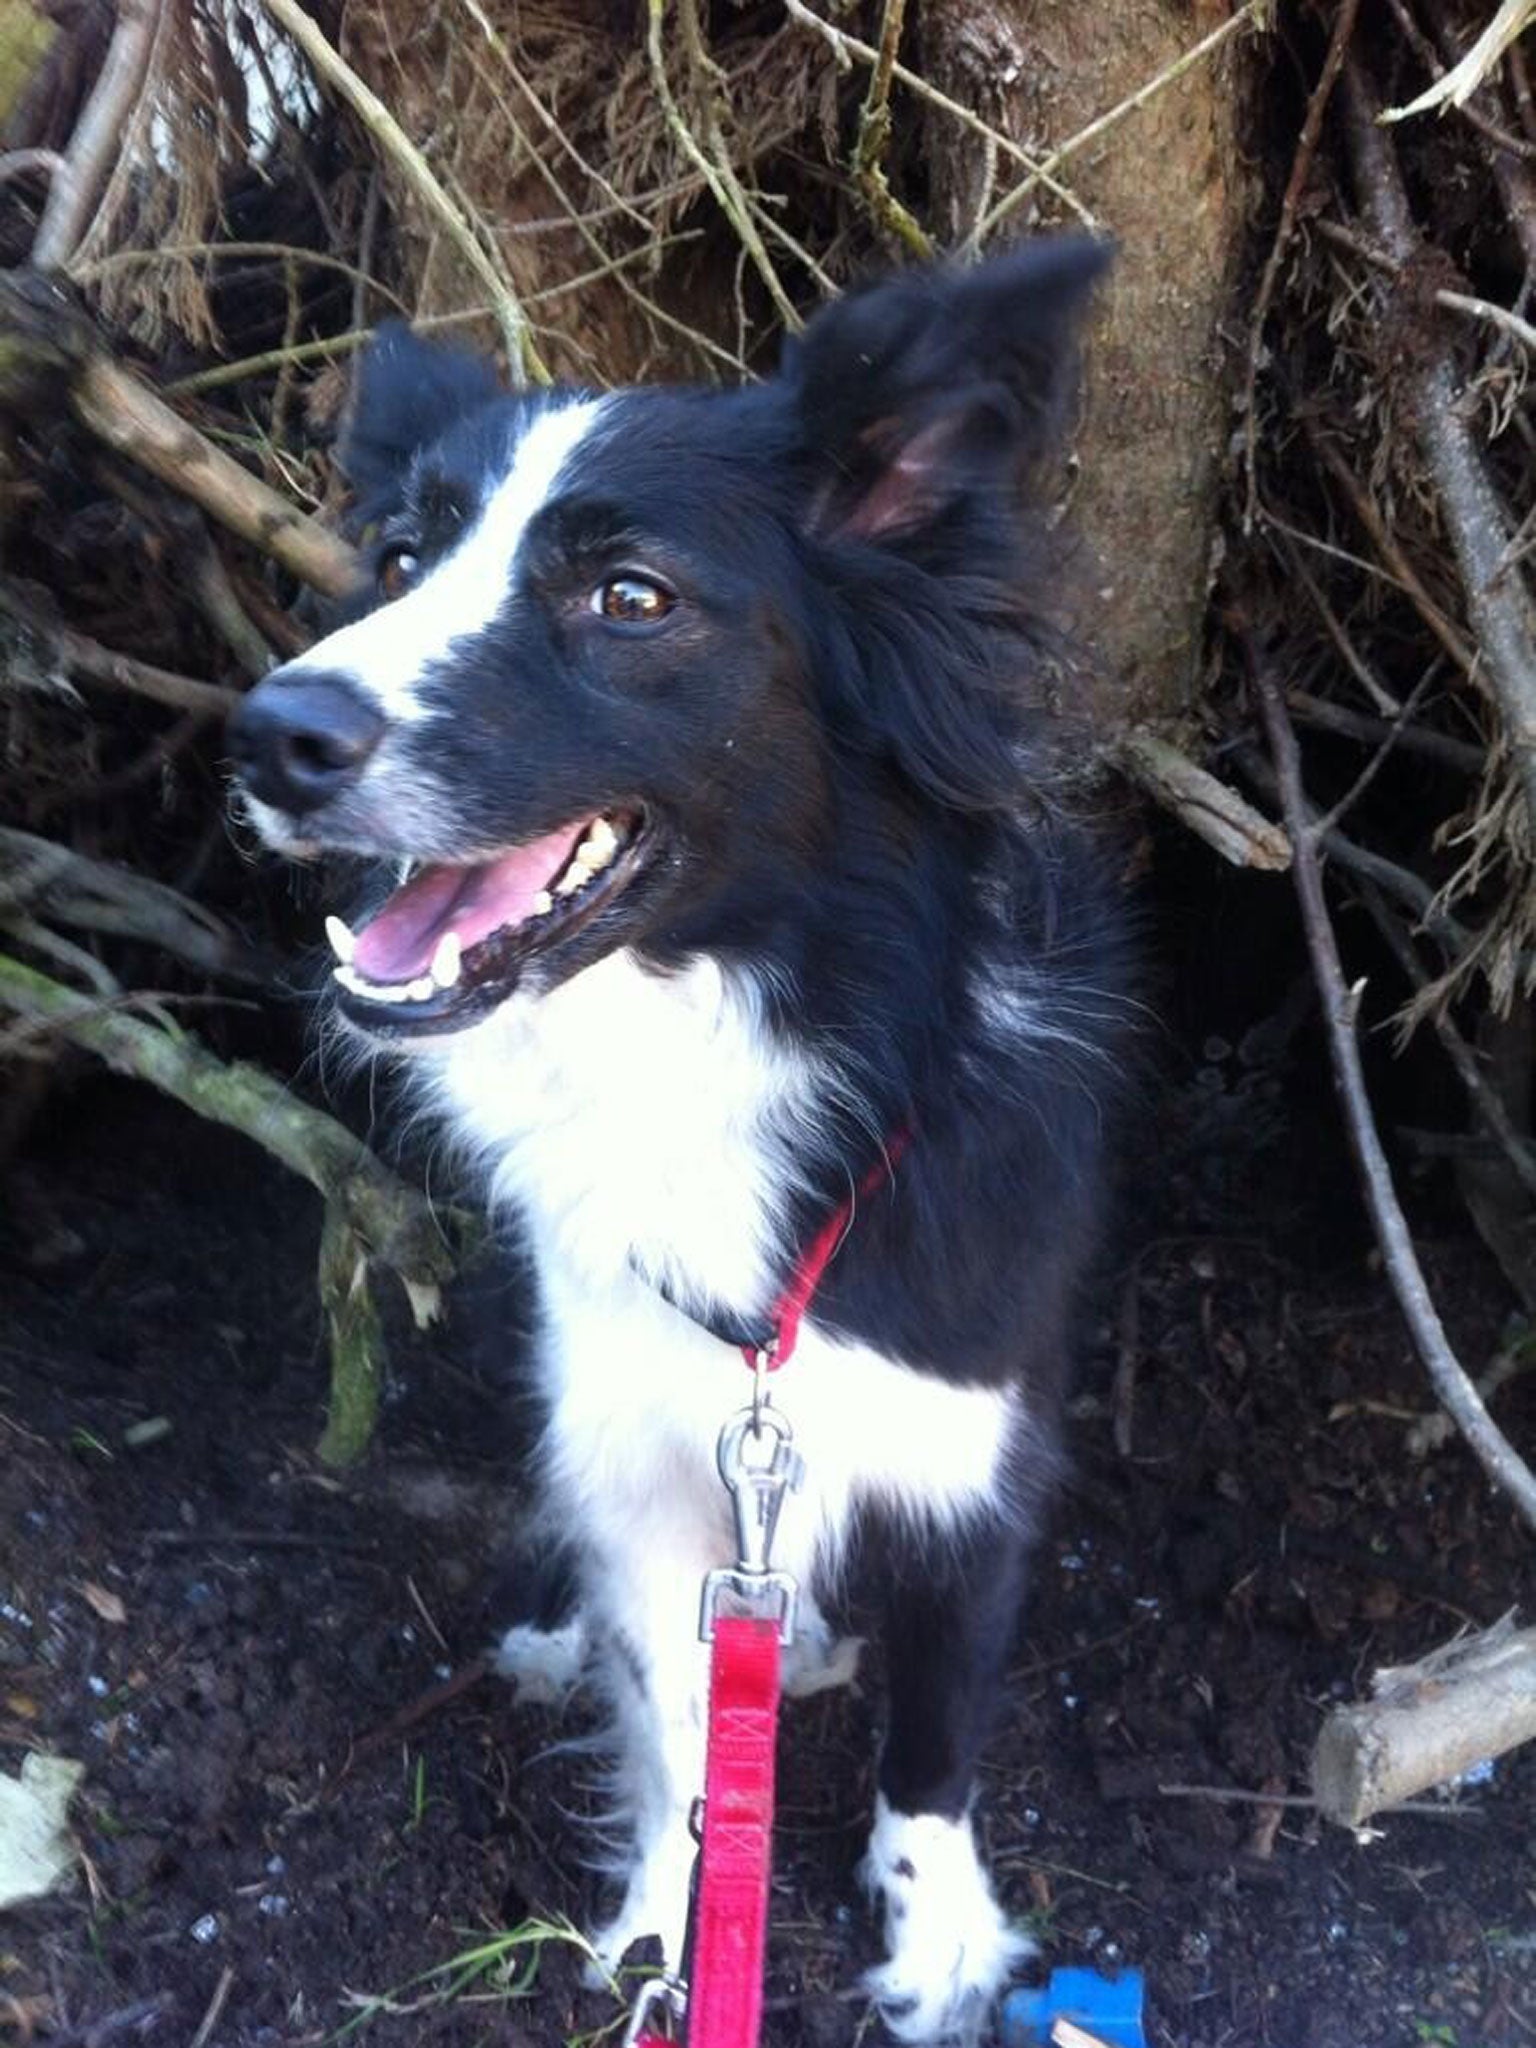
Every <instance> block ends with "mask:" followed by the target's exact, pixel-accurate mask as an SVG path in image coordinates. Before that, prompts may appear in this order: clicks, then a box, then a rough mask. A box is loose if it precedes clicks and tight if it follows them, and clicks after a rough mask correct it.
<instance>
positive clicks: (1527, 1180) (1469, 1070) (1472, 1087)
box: [1359, 881, 1536, 1195]
mask: <svg viewBox="0 0 1536 2048" xmlns="http://www.w3.org/2000/svg"><path fill="white" fill-rule="evenodd" d="M1359 889H1360V900H1361V902H1362V903H1363V904H1364V905H1365V907H1366V909H1367V910H1368V911H1369V913H1370V916H1371V920H1372V922H1373V923H1374V924H1375V926H1376V929H1377V930H1378V931H1379V932H1380V933H1381V935H1382V937H1383V938H1384V939H1385V940H1386V942H1387V945H1388V946H1389V947H1390V949H1391V951H1392V954H1393V957H1394V958H1395V959H1396V961H1397V964H1398V966H1399V967H1401V968H1402V970H1403V972H1404V974H1405V975H1406V976H1407V977H1408V980H1409V982H1410V984H1411V985H1412V987H1413V989H1414V991H1415V993H1416V994H1418V995H1421V996H1422V995H1424V994H1425V993H1426V992H1427V991H1428V990H1429V988H1430V987H1431V985H1432V984H1431V981H1430V977H1429V974H1428V973H1427V971H1426V970H1425V966H1424V963H1423V961H1422V960H1421V959H1420V958H1419V956H1418V954H1417V953H1416V952H1415V951H1414V950H1413V942H1412V940H1411V939H1410V938H1409V936H1408V934H1407V933H1406V932H1405V931H1404V930H1403V928H1402V925H1401V923H1400V922H1399V921H1398V919H1397V918H1395V917H1394V916H1393V915H1392V913H1391V911H1390V910H1388V908H1387V906H1386V903H1385V901H1384V899H1383V897H1382V894H1381V891H1380V890H1379V889H1378V888H1377V887H1376V885H1375V884H1374V883H1373V882H1370V881H1362V882H1361V883H1360V884H1359ZM1429 1020H1430V1023H1431V1024H1432V1025H1433V1026H1434V1029H1435V1032H1436V1034H1437V1035H1438V1037H1439V1040H1440V1043H1441V1044H1442V1045H1443V1046H1444V1047H1445V1055H1446V1058H1447V1059H1448V1060H1449V1061H1450V1063H1451V1065H1452V1066H1453V1067H1454V1068H1455V1069H1456V1074H1457V1077H1458V1079H1459V1080H1460V1082H1461V1085H1462V1087H1463V1088H1465V1089H1466V1091H1467V1095H1468V1098H1469V1099H1470V1101H1471V1103H1472V1107H1473V1109H1474V1110H1475V1111H1476V1113H1477V1115H1478V1116H1479V1117H1480V1118H1481V1120H1482V1122H1483V1125H1484V1127H1485V1128H1486V1129H1487V1132H1488V1135H1489V1136H1490V1137H1491V1138H1492V1139H1493V1140H1494V1142H1495V1143H1496V1144H1497V1145H1498V1146H1499V1147H1500V1148H1501V1150H1502V1151H1503V1154H1504V1157H1505V1158H1506V1159H1507V1160H1508V1161H1509V1163H1510V1166H1511V1168H1512V1169H1513V1170H1514V1172H1515V1173H1516V1174H1518V1175H1519V1177H1520V1179H1521V1181H1522V1182H1523V1183H1524V1184H1525V1187H1526V1188H1527V1189H1528V1191H1529V1192H1530V1193H1531V1194H1533V1195H1536V1149H1533V1147H1532V1144H1531V1141H1530V1139H1529V1138H1527V1137H1525V1136H1524V1135H1523V1134H1522V1133H1521V1132H1520V1131H1518V1130H1517V1129H1516V1128H1515V1123H1514V1119H1513V1118H1512V1117H1511V1116H1510V1113H1509V1111H1508V1110H1507V1109H1506V1108H1505V1106H1504V1104H1503V1102H1502V1101H1501V1100H1500V1098H1499V1095H1498V1092H1497V1090H1496V1089H1494V1088H1493V1087H1491V1086H1490V1084H1489V1082H1488V1078H1487V1076H1486V1075H1485V1074H1484V1072H1483V1070H1482V1068H1481V1067H1480V1066H1479V1065H1478V1063H1477V1055H1476V1053H1474V1052H1473V1050H1472V1048H1471V1046H1470V1045H1468V1043H1467V1041H1466V1039H1465V1038H1463V1036H1462V1034H1461V1032H1460V1030H1459V1029H1458V1028H1457V1025H1456V1023H1455V1020H1454V1019H1453V1018H1452V1017H1451V1016H1450V1015H1449V1014H1448V1013H1447V1011H1446V1010H1445V1008H1444V1006H1443V1005H1438V1004H1437V1005H1436V1006H1435V1007H1434V1008H1432V1009H1431V1010H1430V1013H1429Z"/></svg>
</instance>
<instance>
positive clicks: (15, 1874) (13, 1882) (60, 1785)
mask: <svg viewBox="0 0 1536 2048" xmlns="http://www.w3.org/2000/svg"><path fill="white" fill-rule="evenodd" d="M84 1776H85V1765H84V1764H77V1763H75V1762H74V1761H73V1760H72V1759H71V1758H69V1757H67V1756H46V1755H44V1754H43V1752H42V1751H41V1750H38V1751H35V1752H34V1753H33V1754H32V1755H31V1756H29V1757H24V1758H23V1759H22V1765H21V1775H20V1777H19V1778H8V1777H6V1776H5V1775H4V1774H3V1773H0V1910H3V1909H4V1908H5V1907H7V1906H14V1905H16V1904H18V1903H19V1902H20V1901H21V1900H22V1899H41V1898H43V1897H45V1896H46V1895H47V1894H48V1893H49V1892H51V1891H53V1890H55V1889H56V1888H57V1887H58V1886H59V1885H60V1884H62V1883H63V1881H64V1879H65V1878H66V1877H67V1876H68V1875H69V1873H70V1871H71V1870H72V1869H73V1867H74V1863H75V1846H74V1843H73V1842H72V1841H71V1840H70V1838H69V1821H68V1815H69V1802H70V1800H71V1799H72V1798H73V1797H74V1792H75V1787H76V1786H77V1785H78V1784H79V1783H80V1780H81V1779H82V1778H83V1777H84Z"/></svg>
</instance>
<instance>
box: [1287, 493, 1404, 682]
mask: <svg viewBox="0 0 1536 2048" xmlns="http://www.w3.org/2000/svg"><path fill="white" fill-rule="evenodd" d="M1264 523H1265V527H1266V530H1267V531H1268V532H1269V533H1270V534H1271V535H1272V536H1273V538H1274V539H1275V541H1276V543H1277V544H1278V547H1279V550H1280V553H1281V554H1282V555H1283V556H1284V557H1285V561H1286V567H1287V568H1288V569H1289V570H1290V572H1291V574H1292V575H1293V576H1294V577H1295V578H1296V580H1297V582H1298V583H1299V584H1300V585H1301V587H1302V589H1303V590H1304V591H1305V592H1306V593H1307V596H1308V597H1309V598H1310V599H1311V602H1312V607H1313V609H1314V610H1315V611H1316V613H1317V615H1318V617H1319V618H1320V619H1321V620H1322V622H1323V626H1324V629H1325V631H1326V632H1327V634H1328V638H1329V639H1330V640H1331V641H1332V642H1333V644H1334V646H1335V647H1336V648H1337V649H1338V650H1339V653H1340V654H1341V655H1343V657H1344V662H1345V666H1346V667H1347V668H1348V670H1349V672H1350V674H1351V675H1352V676H1353V677H1354V678H1355V681H1356V682H1357V683H1358V684H1359V685H1360V687H1361V689H1362V690H1364V692H1365V694H1366V695H1367V697H1369V698H1370V700H1371V702H1372V703H1373V704H1374V705H1375V706H1376V709H1377V710H1378V711H1381V712H1384V713H1385V714H1386V715H1387V716H1388V717H1389V718H1395V717H1396V716H1397V714H1398V712H1400V711H1401V710H1402V708H1403V707H1402V705H1401V704H1400V703H1399V702H1398V700H1397V699H1396V698H1395V697H1394V696H1393V694H1392V692H1391V691H1390V690H1389V689H1388V688H1387V686H1386V684H1385V683H1383V682H1382V681H1381V680H1380V678H1379V677H1378V676H1377V675H1376V673H1375V671H1374V670H1373V669H1372V668H1371V667H1370V665H1369V663H1368V662H1367V661H1366V659H1365V657H1364V656H1363V655H1362V654H1361V652H1360V650H1359V649H1358V648H1357V647H1356V645H1355V643H1354V641H1353V640H1352V639H1351V638H1350V636H1349V633H1348V632H1347V630H1346V629H1345V626H1344V622H1343V620H1342V619H1340V618H1339V616H1338V615H1337V613H1336V612H1335V611H1334V609H1333V606H1332V605H1331V604H1330V603H1329V602H1328V598H1327V595H1326V593H1325V592H1324V590H1323V587H1322V585H1321V584H1320V583H1319V582H1318V580H1317V578H1316V577H1315V576H1314V575H1313V574H1312V571H1311V570H1310V569H1309V568H1308V567H1307V564H1306V558H1305V556H1303V554H1302V553H1301V551H1300V549H1299V548H1298V547H1297V545H1296V543H1297V541H1298V540H1299V539H1300V540H1305V541H1309V542H1310V541H1313V537H1312V536H1311V535H1298V534H1296V533H1294V532H1292V530H1291V529H1290V528H1289V527H1288V526H1286V525H1285V524H1284V523H1283V522H1282V521H1280V520H1278V519H1276V518H1275V517H1274V516H1273V515H1272V514H1271V515H1269V516H1268V517H1266V519H1265V522H1264ZM1314 544H1315V545H1317V546H1319V547H1324V546H1326V543H1324V542H1321V541H1316V542H1314ZM1346 559H1348V560H1353V559H1354V558H1353V557H1346ZM1360 566H1361V567H1363V568H1366V569H1373V570H1374V569H1375V566H1376V565H1375V564H1374V563H1370V562H1365V563H1362V564H1361V565H1360ZM1376 573H1378V574H1380V573H1381V572H1380V571H1379V570H1377V571H1376Z"/></svg>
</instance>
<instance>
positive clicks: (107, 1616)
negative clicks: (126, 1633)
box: [80, 1579, 128, 1628]
mask: <svg viewBox="0 0 1536 2048" xmlns="http://www.w3.org/2000/svg"><path fill="white" fill-rule="evenodd" d="M80 1597H81V1598H82V1599H83V1600H84V1602H85V1604H86V1606H87V1607H89V1608H90V1609H91V1611H92V1613H93V1614H99V1615H100V1616H101V1618H102V1620H103V1621H110V1622H111V1624H112V1626H113V1627H114V1628H121V1627H122V1625H123V1623H124V1622H125V1621H126V1620H127V1619H128V1610H127V1608H126V1607H125V1606H124V1605H123V1603H122V1601H121V1600H119V1599H118V1597H117V1595H116V1594H115V1593H109V1592H108V1591H107V1589H106V1587H105V1586H98V1585H97V1583H96V1581H95V1580H94V1579H82V1580H81V1582H80Z"/></svg>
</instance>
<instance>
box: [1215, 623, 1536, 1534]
mask: <svg viewBox="0 0 1536 2048" xmlns="http://www.w3.org/2000/svg"><path fill="white" fill-rule="evenodd" d="M1248 657H1249V669H1250V675H1251V677H1252V680H1253V682H1254V685H1255V688H1256V690H1257V692H1258V698H1259V705H1260V708H1261V710H1262V712H1263V714H1264V724H1265V728H1266V730H1267V731H1268V734H1269V744H1270V751H1271V753H1272V755H1273V757H1274V763H1275V769H1276V772H1277V774H1278V776H1279V779H1280V800H1281V806H1282V809H1283V811H1284V814H1285V822H1286V827H1287V829H1288V830H1289V832H1290V835H1291V845H1292V848H1293V849H1294V853H1295V860H1294V864H1293V867H1292V873H1293V874H1294V876H1295V880H1296V893H1297V897H1298V899H1299V901H1300V904H1301V917H1302V923H1303V925H1304V927H1305V929H1306V935H1307V950H1308V951H1309V953H1310V954H1311V956H1312V972H1313V974H1314V976H1315V977H1316V980H1317V986H1318V993H1319V995H1320V997H1321V999H1322V1005H1323V1016H1324V1022H1325V1023H1326V1025H1327V1030H1328V1046H1329V1051H1330V1052H1331V1054H1332V1057H1333V1071H1334V1078H1335V1080H1336V1081H1337V1083H1338V1088H1339V1094H1340V1097H1341V1099H1342V1102H1343V1107H1344V1116H1345V1121H1346V1124H1347V1125H1348V1129H1349V1134H1350V1139H1351V1142H1352V1144H1353V1146H1354V1150H1355V1157H1356V1159H1357V1161H1358V1163H1359V1166H1360V1173H1361V1178H1362V1180H1363V1181H1364V1184H1365V1195H1366V1202H1367V1204H1368V1206H1369V1208H1370V1211H1371V1219H1372V1222H1373V1223H1374V1225H1375V1228H1376V1237H1377V1241H1378V1243H1379V1244H1380V1246H1381V1251H1382V1257H1383V1259H1384V1261H1385V1263H1386V1269H1387V1275H1388V1278H1389V1279H1390V1280H1391V1283H1392V1291H1393V1293H1394V1294H1395V1295H1396V1296H1397V1300H1398V1305H1399V1306H1400V1307H1401V1309H1402V1311H1403V1316H1404V1318H1405V1320H1406V1322H1407V1324H1408V1327H1409V1330H1410V1331H1411V1333H1412V1335H1413V1340H1414V1343H1415V1345H1416V1346H1417V1349H1418V1353H1419V1356H1420V1358H1422V1359H1423V1361H1424V1365H1425V1368H1426V1370H1427V1371H1428V1373H1429V1376H1430V1379H1431V1381H1432V1383H1433V1385H1434V1388H1435V1392H1436V1393H1437V1394H1438V1395H1439V1397H1440V1399H1441V1401H1442V1402H1443V1403H1444V1405H1445V1407H1446V1408H1447V1410H1448V1411H1449V1413H1450V1415H1451V1417H1452V1419H1453V1420H1454V1421H1455V1423H1456V1426H1457V1427H1458V1429H1460V1431H1461V1433H1462V1435H1463V1436H1464V1437H1465V1438H1466V1440H1467V1442H1468V1444H1469V1445H1470V1447H1471V1448H1472V1450H1473V1452H1474V1453H1475V1454H1476V1456H1477V1457H1478V1459H1479V1460H1480V1461H1481V1463H1482V1466H1483V1469H1484V1471H1485V1472H1486V1473H1487V1475H1488V1477H1489V1479H1490V1480H1491V1481H1492V1482H1493V1484H1494V1485H1495V1486H1497V1487H1499V1488H1500V1489H1501V1490H1502V1491H1503V1492H1504V1493H1505V1494H1507V1495H1508V1496H1509V1498H1510V1499H1511V1500H1512V1501H1513V1503H1514V1505H1515V1507H1516V1508H1517V1509H1518V1511H1519V1513H1520V1514H1521V1516H1522V1517H1523V1518H1524V1520H1525V1521H1526V1523H1527V1524H1528V1526H1529V1527H1530V1528H1531V1530H1532V1531H1533V1532H1536V1474H1533V1473H1532V1472H1531V1470H1530V1467H1529V1466H1528V1465H1527V1464H1526V1463H1525V1461H1524V1459H1523V1458H1521V1457H1520V1455H1519V1454H1518V1452H1516V1451H1515V1449H1514V1448H1513V1446H1512V1445H1511V1444H1510V1443H1509V1441H1508V1439H1507V1438H1506V1437H1505V1435H1504V1433H1503V1431H1502V1430H1501V1429H1500V1428H1499V1427H1498V1425H1497V1424H1496V1423H1495V1422H1494V1420H1493V1418H1492V1417H1491V1416H1490V1415H1489V1413H1488V1410H1487V1408H1486V1407H1485V1405H1484V1403H1483V1399H1482V1396H1481V1395H1480V1394H1479V1393H1478V1391H1477V1388H1476V1387H1475V1386H1474V1385H1473V1383H1472V1381H1471V1379H1470V1378H1469V1377H1468V1375H1467V1372H1466V1370H1465V1368H1464V1367H1463V1366H1462V1364H1461V1362H1460V1360H1459V1359H1458V1358H1457V1357H1456V1354H1455V1353H1454V1352H1453V1351H1452V1349H1451V1347H1450V1344H1449V1342H1448V1340H1447V1338H1446V1334H1445V1330H1444V1327H1443V1325H1442V1324H1441V1321H1440V1317H1439V1315H1438V1313H1437V1311H1436V1309H1435V1305H1434V1302H1433V1300H1432V1299H1431V1297H1430V1292H1429V1288H1428V1286H1427V1285H1426V1283H1425V1280H1424V1274H1423V1270H1422V1268H1421V1267H1420V1265H1419V1261H1418V1255H1417V1254H1416V1253H1415V1251H1414V1248H1413V1239H1412V1237H1411V1236H1410V1235H1409V1231H1408V1224H1407V1220H1406V1218H1405V1217H1404V1215H1403V1212H1402V1208H1401V1205H1400V1204H1399V1202H1398V1199H1397V1191H1396V1189H1395V1188H1394V1186H1393V1184H1392V1169H1391V1167H1390V1166H1389V1165H1388V1164H1387V1157H1386V1154H1385V1152H1383V1150H1382V1147H1381V1139H1380V1138H1379V1137H1378V1135H1377V1132H1376V1125H1375V1121H1374V1119H1373V1118H1372V1115H1371V1106H1370V1099H1369V1097H1368V1095H1367V1093H1366V1087H1365V1074H1364V1071H1363V1069H1362V1067H1361V1064H1360V1048H1359V1046H1358V1044H1357V1042H1356V1038H1355V1016H1356V1010H1357V1008H1358V999H1359V991H1358V990H1356V991H1355V992H1354V993H1353V994H1352V993H1351V991H1350V990H1349V989H1348V988H1347V987H1346V985H1345V981H1344V969H1343V965H1342V963H1341V961H1340V959H1339V950H1338V943H1337V941H1336V940H1335V938H1334V934H1333V926H1332V925H1331V923H1330V922H1329V918H1328V905H1327V902H1326V900H1325V898H1324V895H1323V878H1322V869H1321V866H1320V864H1319V861H1318V857H1317V836H1316V831H1315V828H1314V826H1313V825H1312V824H1311V823H1310V822H1309V821H1308V817H1307V802H1306V796H1305V793H1304V792H1303V789H1302V783H1301V763H1300V759H1299V756H1298V753H1297V748H1296V735H1295V733H1294V731H1293V730H1292V728H1291V721H1290V718H1289V716H1288V714H1287V712H1286V708H1285V697H1284V693H1283V692H1282V691H1281V689H1280V686H1279V684H1278V683H1277V682H1276V680H1275V678H1274V677H1273V675H1271V674H1270V673H1269V671H1268V670H1267V669H1266V667H1265V666H1264V665H1263V663H1262V662H1260V661H1259V660H1258V658H1257V656H1256V655H1255V653H1254V651H1253V649H1252V648H1251V646H1250V647H1249V649H1248Z"/></svg>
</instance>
